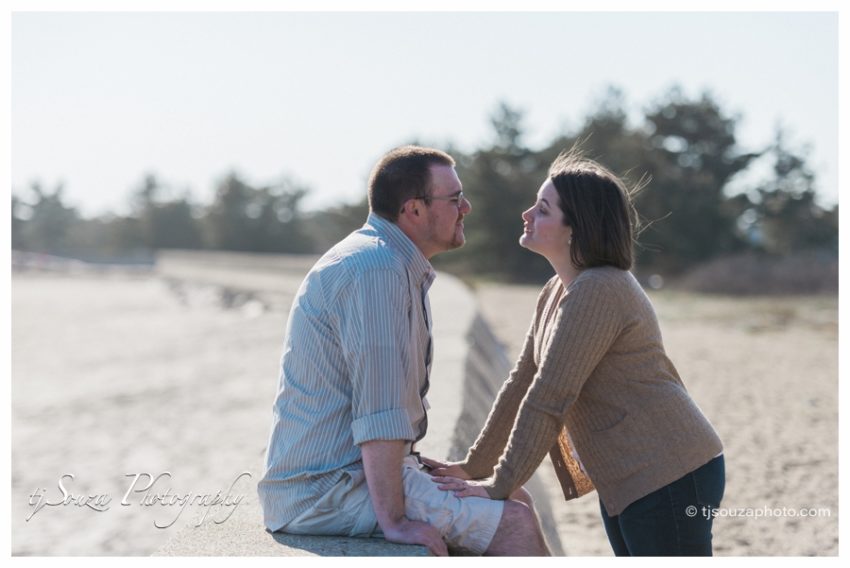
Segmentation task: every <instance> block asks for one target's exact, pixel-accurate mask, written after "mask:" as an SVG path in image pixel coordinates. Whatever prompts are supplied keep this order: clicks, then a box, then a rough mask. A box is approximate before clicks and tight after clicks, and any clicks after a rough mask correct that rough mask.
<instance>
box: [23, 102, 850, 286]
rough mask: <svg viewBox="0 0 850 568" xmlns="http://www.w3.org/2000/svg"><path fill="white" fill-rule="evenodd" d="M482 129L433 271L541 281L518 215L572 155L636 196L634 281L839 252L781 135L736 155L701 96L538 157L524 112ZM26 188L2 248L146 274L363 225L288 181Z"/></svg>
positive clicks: (540, 151)
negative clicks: (446, 251) (199, 187)
mask: <svg viewBox="0 0 850 568" xmlns="http://www.w3.org/2000/svg"><path fill="white" fill-rule="evenodd" d="M490 120H491V124H492V132H493V135H492V140H491V141H490V142H489V143H487V144H485V145H484V147H482V148H479V149H476V150H473V151H462V150H460V149H458V148H455V147H453V146H451V145H449V147H446V148H443V149H445V150H446V151H447V152H449V153H450V154H451V155H452V156H453V157H454V158H455V159H456V160H457V171H458V175H459V177H460V179H461V181H462V182H463V186H464V193H465V194H466V195H467V196H468V197H469V199H470V200H471V201H472V204H473V216H472V217H471V218H470V221H469V222H468V223H467V224H466V234H467V246H465V247H464V248H462V249H461V250H460V251H457V252H455V253H453V254H451V255H442V256H440V257H436V259H435V260H436V262H435V264H436V265H437V266H438V268H443V269H447V270H454V271H457V272H462V273H467V274H475V275H480V276H486V277H492V278H499V279H504V280H513V281H539V280H540V279H541V278H543V277H545V276H547V275H549V274H550V273H551V268H550V267H549V266H548V265H547V264H546V263H545V260H544V259H542V257H539V256H538V255H535V254H533V253H530V252H528V251H526V250H524V249H522V248H520V247H519V246H518V245H517V240H518V238H519V234H520V232H521V226H522V223H521V220H520V214H521V212H522V211H523V210H525V209H526V208H528V207H529V206H530V205H531V204H532V202H533V200H534V196H535V193H536V191H537V189H538V187H539V186H540V183H541V182H542V181H543V179H545V176H546V172H547V169H548V166H549V164H550V163H551V161H552V160H553V159H554V158H555V156H556V155H557V154H558V153H559V152H560V151H562V150H564V149H566V148H570V147H572V146H573V145H574V144H575V143H577V142H578V143H580V144H581V146H582V148H583V149H584V152H585V153H586V155H588V156H589V157H591V158H594V159H597V160H599V161H600V162H602V163H603V164H605V165H606V166H607V167H609V168H610V169H612V170H613V171H615V172H616V173H618V174H621V175H623V176H624V178H625V179H626V181H627V182H628V183H629V184H630V186H632V187H638V186H640V185H644V187H643V189H642V190H640V191H639V192H638V193H637V194H636V195H635V205H636V208H637V211H638V213H639V215H640V218H641V224H642V231H641V232H640V235H639V237H638V244H637V249H636V250H637V266H638V267H639V268H640V269H641V270H642V271H646V272H656V273H661V274H665V275H676V274H680V273H682V272H684V271H686V270H688V269H689V268H692V267H694V266H695V265H698V264H701V263H704V262H706V261H709V260H712V259H716V258H719V257H723V256H726V255H734V254H739V253H742V252H746V251H751V252H753V253H758V254H762V255H788V254H791V253H795V252H799V251H809V250H818V251H826V252H828V253H830V254H834V253H837V248H838V206H837V205H835V206H833V207H831V208H827V207H824V206H822V205H820V204H819V203H818V202H817V200H816V187H817V186H816V181H817V176H816V173H815V172H814V171H813V169H812V167H811V165H810V164H809V161H808V158H807V152H806V149H805V148H796V147H793V146H792V145H791V144H789V142H788V141H787V139H786V138H787V136H786V135H785V134H784V133H783V132H782V130H781V129H777V131H776V132H775V133H774V135H773V139H772V140H771V141H769V142H768V143H766V144H765V145H764V147H762V148H756V149H747V150H744V149H741V148H740V146H739V144H738V142H737V139H736V128H737V125H738V123H739V121H740V117H738V116H735V115H733V114H731V113H730V112H728V111H727V110H725V109H723V108H721V106H720V104H719V103H718V102H717V101H716V100H715V98H714V97H713V96H712V95H711V94H710V93H703V94H701V95H699V96H698V97H691V98H689V97H687V96H686V95H685V94H683V93H682V91H681V90H679V89H678V88H673V89H671V90H669V91H667V92H666V93H664V94H663V95H662V96H661V97H659V98H658V99H657V100H655V101H654V102H653V103H651V104H650V105H648V106H647V107H646V108H645V110H644V111H643V112H642V116H641V119H640V121H639V122H638V123H637V124H633V123H632V121H630V120H629V117H628V114H627V111H626V104H625V100H624V96H623V93H622V92H621V91H620V90H618V89H616V88H609V90H608V91H607V93H606V94H605V96H603V97H601V98H600V100H599V101H598V103H597V105H596V106H595V108H594V109H593V110H592V111H591V112H590V113H589V114H588V116H586V117H585V118H584V120H583V122H582V123H581V125H580V126H579V127H578V128H574V129H573V131H572V132H563V133H562V134H561V135H559V136H556V137H555V138H554V139H553V140H552V141H551V142H550V143H549V144H547V145H546V146H545V147H543V148H537V149H533V148H530V147H529V146H528V145H526V143H525V141H524V132H525V131H524V125H523V113H522V111H521V110H519V109H517V108H513V107H511V106H509V105H507V104H504V103H503V104H501V105H499V107H498V108H497V109H496V111H495V112H494V113H493V115H492V116H491V117H490ZM413 142H415V141H413ZM642 180H643V182H645V184H642V183H641V181H642ZM28 189H29V192H28V193H29V194H28V195H17V194H16V193H15V192H14V190H13V194H12V248H13V249H15V250H21V251H30V252H41V253H46V254H53V255H60V256H68V257H73V258H80V259H83V260H88V261H97V262H109V261H119V262H133V261H145V260H146V259H151V258H153V256H154V255H155V252H156V251H157V250H161V249H211V250H228V251H251V252H270V253H320V252H323V251H324V250H326V249H327V248H328V247H329V246H331V245H332V244H333V243H335V242H336V241H338V240H339V239H340V238H342V237H344V236H345V235H346V234H348V233H349V232H350V231H352V230H354V229H356V228H357V227H359V226H360V225H362V223H363V221H364V220H365V218H366V215H367V213H368V206H367V204H366V200H365V188H364V199H363V200H361V201H360V202H358V203H354V204H342V205H339V206H335V207H331V208H327V209H324V210H320V211H305V210H304V209H303V199H304V197H305V196H306V195H307V194H308V192H309V188H307V187H304V186H301V185H299V184H297V183H295V182H293V181H292V180H290V179H284V180H283V181H281V182H280V183H278V184H275V185H267V186H256V185H251V184H249V183H247V182H246V181H245V180H244V179H242V178H241V177H240V176H239V175H237V174H235V173H231V174H229V175H227V176H226V177H225V178H224V179H222V180H221V181H220V182H219V183H218V184H217V186H216V187H215V192H214V197H213V199H212V201H211V202H210V203H206V204H204V203H197V202H194V201H192V199H191V198H190V197H189V195H188V194H187V193H184V194H182V195H174V192H173V191H171V190H170V189H169V188H168V186H167V184H165V183H163V182H162V181H161V180H160V179H158V178H157V177H156V176H155V175H153V174H150V175H147V176H145V177H144V179H143V180H142V181H141V183H140V184H139V186H138V187H137V188H136V189H135V190H134V191H133V192H132V194H131V198H130V213H129V214H126V215H116V214H109V215H104V216H100V217H97V218H83V217H82V216H81V215H80V214H79V212H78V211H76V210H75V209H74V208H73V207H70V206H69V205H68V204H67V203H66V201H65V198H66V196H65V194H64V191H63V188H62V186H58V187H55V188H53V190H52V191H51V190H48V189H47V188H45V187H43V186H42V185H41V184H40V183H38V182H35V183H33V184H32V185H31V186H30V187H29V188H28Z"/></svg>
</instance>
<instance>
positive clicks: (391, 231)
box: [366, 213, 436, 292]
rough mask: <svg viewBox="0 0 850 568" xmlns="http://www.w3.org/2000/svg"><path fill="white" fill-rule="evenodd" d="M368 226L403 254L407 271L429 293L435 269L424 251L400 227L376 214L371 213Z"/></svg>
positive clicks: (367, 221) (367, 220)
mask: <svg viewBox="0 0 850 568" xmlns="http://www.w3.org/2000/svg"><path fill="white" fill-rule="evenodd" d="M366 225H367V226H369V227H371V228H372V230H374V231H375V233H377V234H378V235H379V236H381V237H383V238H384V240H385V241H386V242H387V244H389V245H390V246H391V247H393V248H394V249H396V250H397V251H398V252H399V253H400V254H401V256H402V258H404V264H405V266H406V267H407V270H408V271H410V273H411V274H413V275H414V277H415V278H416V281H417V283H418V284H420V285H421V286H422V288H423V291H425V292H427V291H428V288H430V287H431V284H432V283H433V282H434V278H435V277H436V274H435V272H434V267H432V266H431V263H430V262H428V259H427V258H425V255H424V254H422V251H421V250H419V247H417V246H416V245H415V244H414V243H413V241H411V240H410V237H408V236H407V235H405V234H404V231H402V230H401V229H400V228H399V226H398V225H396V224H395V223H393V222H392V221H388V220H387V219H384V218H383V217H381V216H380V215H377V214H375V213H369V217H368V218H367V219H366Z"/></svg>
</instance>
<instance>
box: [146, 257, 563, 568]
mask: <svg viewBox="0 0 850 568" xmlns="http://www.w3.org/2000/svg"><path fill="white" fill-rule="evenodd" d="M314 260H315V257H313V258H312V259H311V258H309V257H306V258H305V257H286V256H285V255H240V254H230V253H209V254H200V255H196V254H195V253H183V252H178V253H164V254H162V255H161V256H160V257H159V259H158V264H157V270H158V272H159V274H160V275H161V276H162V277H163V278H164V279H166V280H167V281H168V282H170V283H171V284H172V285H173V287H174V288H175V289H176V290H179V289H180V288H181V287H185V286H190V287H194V286H208V287H212V288H218V289H219V293H220V294H222V295H227V294H233V293H234V292H235V293H239V294H243V295H249V296H251V297H253V298H256V299H258V301H261V302H263V304H264V305H265V306H268V307H270V308H271V307H273V308H274V309H275V311H277V310H278V308H281V310H282V312H283V315H284V316H285V312H286V310H288V309H289V303H288V301H291V298H292V297H293V296H294V294H295V291H296V290H297V287H298V285H299V284H300V282H301V280H302V279H303V276H304V274H305V273H306V272H307V270H309V268H310V266H311V265H312V262H313V261H314ZM234 268H235V270H234ZM429 296H430V299H431V308H432V312H433V315H434V337H435V349H434V363H433V367H432V377H431V390H430V392H429V393H428V399H429V402H430V404H431V410H430V411H429V428H428V435H427V436H426V437H425V439H424V440H422V441H421V442H420V443H419V444H418V445H417V449H418V450H419V451H421V452H422V454H423V455H426V456H429V457H434V458H438V459H440V458H446V457H448V458H449V459H459V458H461V457H463V455H464V454H465V453H466V450H467V448H468V447H469V445H470V444H471V443H472V442H473V441H474V439H475V436H476V435H477V434H478V431H479V430H480V428H481V426H482V425H483V423H484V420H485V419H486V417H487V414H488V412H489V410H490V406H491V404H492V402H493V400H494V398H495V395H496V393H497V392H498V389H499V387H500V385H501V384H502V382H503V381H504V380H505V378H506V377H507V374H508V371H509V370H510V368H511V363H510V361H508V360H507V358H506V356H505V350H504V348H503V347H502V346H501V345H500V344H499V342H498V341H497V340H496V338H495V336H494V335H493V333H492V331H491V330H490V328H489V326H488V325H487V323H486V322H485V321H484V320H483V319H482V318H481V316H480V315H479V313H478V308H477V304H476V300H475V297H474V295H473V294H472V293H471V291H470V290H469V289H468V288H467V287H466V286H465V285H464V284H463V283H462V282H461V281H460V280H458V279H457V278H454V277H453V276H451V275H449V274H444V273H440V274H439V275H438V277H437V279H436V281H435V283H434V286H433V287H432V289H431V292H430V294H429ZM281 327H282V326H281ZM269 380H270V381H273V380H274V377H270V378H269ZM270 403H271V401H270ZM261 443H262V442H261ZM254 455H256V454H254ZM250 461H252V462H253V460H250ZM249 465H251V464H249ZM252 473H253V474H254V475H253V480H254V481H255V482H256V481H258V480H259V479H260V477H261V476H262V467H261V466H259V465H255V467H254V468H253V470H252ZM526 489H528V490H529V491H530V492H531V494H532V496H533V497H534V500H535V506H536V508H537V513H538V515H539V517H540V521H541V524H542V526H543V530H544V534H545V536H546V539H547V541H548V544H549V547H550V548H551V550H552V553H553V554H555V555H563V553H564V552H563V550H562V548H561V543H560V540H559V538H558V531H557V526H556V524H555V522H554V517H553V515H552V512H551V508H550V506H549V500H550V496H549V494H548V492H547V490H546V488H545V487H544V486H543V484H542V483H541V482H540V480H539V479H538V477H537V475H535V476H534V477H533V478H532V479H531V480H530V481H529V483H527V484H526ZM427 554H428V553H427V550H426V549H425V548H424V547H421V546H412V545H400V544H394V543H390V542H387V541H386V540H384V539H382V538H345V537H319V536H296V535H284V534H270V533H268V532H267V531H266V530H265V528H264V527H263V523H262V511H261V509H260V507H259V503H258V499H257V495H256V492H253V493H252V494H249V495H247V496H246V499H245V501H243V502H242V503H241V504H240V506H239V507H237V508H236V511H235V512H234V513H233V515H232V516H231V517H230V518H229V519H228V520H227V521H225V522H223V523H222V524H218V525H217V524H215V523H213V522H211V521H207V522H206V523H204V524H202V525H201V526H198V527H196V526H194V525H192V524H188V525H186V526H184V527H183V528H182V529H180V530H179V531H178V532H177V533H176V534H175V535H174V537H172V539H171V540H170V541H169V542H168V544H167V545H166V546H165V547H163V548H162V549H161V550H160V551H159V552H158V553H157V556H427Z"/></svg>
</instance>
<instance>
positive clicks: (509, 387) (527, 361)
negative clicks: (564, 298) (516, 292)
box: [436, 318, 537, 479]
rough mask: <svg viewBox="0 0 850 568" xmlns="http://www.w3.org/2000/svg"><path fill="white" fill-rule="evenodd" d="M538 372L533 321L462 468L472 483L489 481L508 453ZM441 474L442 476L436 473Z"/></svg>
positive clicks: (461, 464) (461, 465)
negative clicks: (506, 449) (523, 402)
mask: <svg viewBox="0 0 850 568" xmlns="http://www.w3.org/2000/svg"><path fill="white" fill-rule="evenodd" d="M535 372H537V366H536V365H535V364H534V318H532V323H531V326H530V327H529V329H528V333H527V334H526V336H525V342H524V343H523V347H522V352H521V353H520V355H519V358H518V359H517V362H516V365H514V368H513V370H512V371H511V374H510V375H509V376H508V379H507V380H506V381H505V383H504V384H503V385H502V388H501V389H500V390H499V394H498V395H497V396H496V400H495V402H494V403H493V408H492V409H491V410H490V414H489V415H488V416H487V421H486V422H485V423H484V427H483V428H482V429H481V432H480V433H479V434H478V438H477V439H476V440H475V443H474V444H473V445H472V447H471V448H469V452H468V453H467V455H466V459H464V461H462V462H460V464H459V465H460V467H461V468H463V470H464V471H465V472H466V473H467V474H469V476H470V477H471V478H473V479H478V478H482V477H488V476H490V475H491V474H492V473H493V467H494V466H495V465H496V462H497V461H498V460H499V456H501V455H502V452H503V451H504V450H505V444H507V441H508V436H509V435H510V432H511V428H512V427H513V425H514V420H515V419H516V414H517V411H518V410H519V406H520V403H521V402H522V399H523V398H524V397H525V395H526V393H527V392H528V387H529V386H530V385H531V381H532V379H533V378H534V373H535ZM436 473H439V472H436Z"/></svg>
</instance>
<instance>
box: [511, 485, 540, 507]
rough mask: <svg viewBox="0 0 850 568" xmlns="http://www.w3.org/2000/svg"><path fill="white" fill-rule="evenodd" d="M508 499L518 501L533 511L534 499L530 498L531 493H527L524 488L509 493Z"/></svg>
mask: <svg viewBox="0 0 850 568" xmlns="http://www.w3.org/2000/svg"><path fill="white" fill-rule="evenodd" d="M509 499H510V500H511V501H519V502H520V503H523V504H525V505H526V506H527V507H528V508H529V509H531V510H532V511H533V510H534V498H532V496H531V493H529V492H528V491H527V490H526V489H525V487H520V488H519V489H517V490H516V491H514V492H513V493H511V495H510V497H509Z"/></svg>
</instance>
